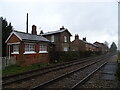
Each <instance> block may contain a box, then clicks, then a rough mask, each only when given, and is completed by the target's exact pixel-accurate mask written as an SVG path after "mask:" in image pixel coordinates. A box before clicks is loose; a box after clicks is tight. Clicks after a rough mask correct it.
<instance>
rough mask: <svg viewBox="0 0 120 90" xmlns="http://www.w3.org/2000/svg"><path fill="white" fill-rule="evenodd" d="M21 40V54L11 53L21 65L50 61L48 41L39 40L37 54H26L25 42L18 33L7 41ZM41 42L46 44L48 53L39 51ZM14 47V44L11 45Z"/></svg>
mask: <svg viewBox="0 0 120 90" xmlns="http://www.w3.org/2000/svg"><path fill="white" fill-rule="evenodd" d="M16 42H20V44H19V54H11V56H15V57H16V60H17V62H18V64H19V65H21V66H24V65H30V64H34V63H48V62H49V61H50V56H49V44H48V43H46V42H39V43H38V42H37V43H35V52H36V53H35V54H24V52H25V43H24V42H21V41H20V39H19V38H18V37H17V36H16V35H14V34H13V35H12V36H11V38H10V39H9V40H8V42H7V43H11V44H12V43H16ZM28 43H29V42H28ZM40 44H46V45H47V49H48V53H39V45H40ZM11 47H12V45H11ZM7 53H8V48H7Z"/></svg>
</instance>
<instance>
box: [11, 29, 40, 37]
mask: <svg viewBox="0 0 120 90" xmlns="http://www.w3.org/2000/svg"><path fill="white" fill-rule="evenodd" d="M13 32H18V33H23V34H29V35H33V34H31V33H26V32H22V31H17V30H13ZM35 36H42V35H35Z"/></svg>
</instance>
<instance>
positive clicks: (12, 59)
mask: <svg viewBox="0 0 120 90" xmlns="http://www.w3.org/2000/svg"><path fill="white" fill-rule="evenodd" d="M14 64H16V58H15V57H13V56H12V57H10V58H9V57H2V69H4V68H5V67H7V66H9V65H14Z"/></svg>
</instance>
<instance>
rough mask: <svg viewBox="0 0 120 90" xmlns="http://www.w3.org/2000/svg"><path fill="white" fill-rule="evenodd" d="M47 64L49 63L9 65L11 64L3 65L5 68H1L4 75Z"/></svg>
mask: <svg viewBox="0 0 120 90" xmlns="http://www.w3.org/2000/svg"><path fill="white" fill-rule="evenodd" d="M49 65H50V64H43V63H42V64H32V65H29V66H18V65H11V66H8V67H5V69H4V70H2V75H3V76H6V75H12V74H17V73H21V72H26V71H30V70H34V69H38V68H43V67H46V66H49Z"/></svg>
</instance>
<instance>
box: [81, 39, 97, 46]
mask: <svg viewBox="0 0 120 90" xmlns="http://www.w3.org/2000/svg"><path fill="white" fill-rule="evenodd" d="M82 41H83V42H84V43H86V44H90V45H93V46H95V47H99V46H98V45H96V44H94V43H93V44H92V43H89V42H87V41H84V40H82Z"/></svg>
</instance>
